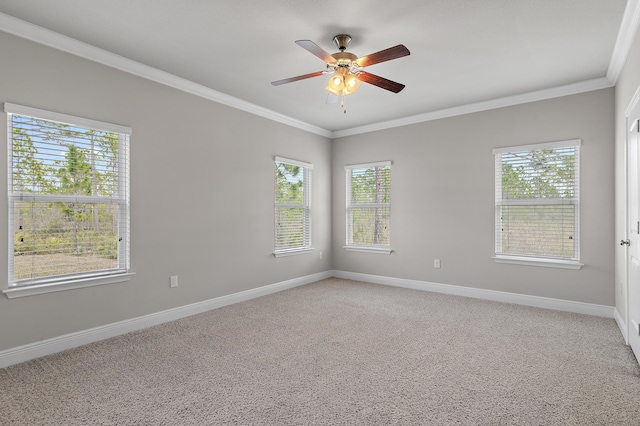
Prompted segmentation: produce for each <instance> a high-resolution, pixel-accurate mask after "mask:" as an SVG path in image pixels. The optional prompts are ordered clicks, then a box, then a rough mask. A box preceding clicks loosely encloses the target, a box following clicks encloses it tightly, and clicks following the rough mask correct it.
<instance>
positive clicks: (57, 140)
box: [12, 115, 119, 196]
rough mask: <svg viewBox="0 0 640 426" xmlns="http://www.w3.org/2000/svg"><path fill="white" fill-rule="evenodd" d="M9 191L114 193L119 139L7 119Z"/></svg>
mask: <svg viewBox="0 0 640 426" xmlns="http://www.w3.org/2000/svg"><path fill="white" fill-rule="evenodd" d="M12 127H13V132H12V139H13V140H12V163H13V176H12V181H13V188H12V192H13V193H24V192H28V193H35V194H57V195H93V196H114V195H117V194H118V161H117V158H118V142H119V140H118V135H117V134H114V133H107V132H102V131H98V130H91V129H85V128H79V127H74V126H70V125H66V124H60V123H54V122H51V121H47V120H40V119H37V118H32V117H24V116H20V115H13V117H12Z"/></svg>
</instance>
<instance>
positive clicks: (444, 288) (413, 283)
mask: <svg viewBox="0 0 640 426" xmlns="http://www.w3.org/2000/svg"><path fill="white" fill-rule="evenodd" d="M333 276H334V277H337V278H344V279H348V280H356V281H364V282H368V283H373V284H383V285H389V286H394V287H403V288H411V289H414V290H424V291H432V292H435V293H444V294H451V295H455V296H465V297H473V298H475V299H483V300H492V301H495V302H504V303H513V304H516V305H525V306H533V307H536V308H545V309H554V310H557V311H566V312H574V313H578V314H586V315H594V316H599V317H605V318H614V311H615V308H614V307H613V306H606V305H596V304H593V303H583V302H575V301H572V300H563V299H554V298H550V297H540V296H529V295H526V294H518V293H507V292H504V291H496V290H486V289H481V288H472V287H462V286H457V285H451V284H439V283H431V282H426V281H417V280H407V279H403V278H391V277H383V276H379V275H369V274H360V273H357V272H345V271H333Z"/></svg>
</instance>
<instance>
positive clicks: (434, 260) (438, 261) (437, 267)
mask: <svg viewBox="0 0 640 426" xmlns="http://www.w3.org/2000/svg"><path fill="white" fill-rule="evenodd" d="M433 267H434V268H436V269H440V259H433Z"/></svg>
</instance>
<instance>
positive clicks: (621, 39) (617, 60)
mask: <svg viewBox="0 0 640 426" xmlns="http://www.w3.org/2000/svg"><path fill="white" fill-rule="evenodd" d="M638 25H640V1H638V0H628V1H627V6H626V8H625V9H624V14H623V15H622V22H621V23H620V29H619V30H618V37H617V38H616V44H615V45H614V47H613V53H612V54H611V61H610V62H609V69H608V70H607V79H608V80H609V81H610V82H611V84H613V85H615V84H616V83H617V81H618V77H620V73H621V72H622V69H623V68H624V64H625V62H626V61H627V56H628V55H629V51H630V50H631V44H632V43H633V39H634V38H635V37H636V33H637V31H638Z"/></svg>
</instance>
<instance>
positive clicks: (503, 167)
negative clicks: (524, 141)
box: [494, 140, 581, 261]
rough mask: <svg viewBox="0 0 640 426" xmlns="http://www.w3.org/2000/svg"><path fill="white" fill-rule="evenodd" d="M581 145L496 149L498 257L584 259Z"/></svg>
mask: <svg viewBox="0 0 640 426" xmlns="http://www.w3.org/2000/svg"><path fill="white" fill-rule="evenodd" d="M580 144H581V142H580V140H570V141H560V142H551V143H545V144H536V145H528V146H521V147H510V148H499V149H495V150H494V155H495V160H496V162H495V165H496V173H495V176H496V182H495V186H496V239H495V240H496V255H497V256H501V255H502V256H519V257H532V258H543V259H559V260H568V261H577V260H579V258H580V244H579V243H580V232H579V230H580V227H579V217H580V191H579V180H580V179H579V177H580V167H579V165H580Z"/></svg>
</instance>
